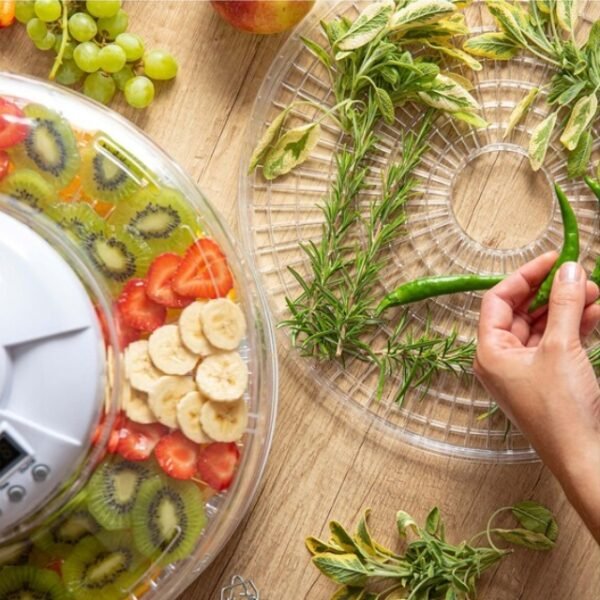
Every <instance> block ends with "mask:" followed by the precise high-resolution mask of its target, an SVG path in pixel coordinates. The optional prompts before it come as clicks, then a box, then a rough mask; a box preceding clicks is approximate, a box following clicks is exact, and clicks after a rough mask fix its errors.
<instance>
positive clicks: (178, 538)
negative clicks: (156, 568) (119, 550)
mask: <svg viewBox="0 0 600 600" xmlns="http://www.w3.org/2000/svg"><path fill="white" fill-rule="evenodd" d="M131 523H132V527H133V539H134V541H135V545H136V548H137V549H138V550H139V551H140V552H141V553H142V554H143V555H144V556H148V557H152V558H153V559H154V560H157V561H158V562H159V563H160V564H162V565H167V564H169V563H171V562H174V561H176V560H181V559H182V558H185V557H186V556H188V555H189V554H190V553H191V552H192V551H193V549H194V547H195V546H196V543H197V541H198V538H199V536H200V534H201V533H202V531H203V529H204V526H205V525H206V515H205V513H204V499H203V497H202V492H201V491H200V489H199V488H198V486H197V485H196V484H194V483H192V482H189V481H175V480H172V479H169V480H168V481H167V480H166V479H164V478H163V477H162V476H157V477H153V478H152V479H148V480H146V481H144V483H142V485H141V486H140V489H139V492H138V495H137V499H136V502H135V506H134V507H133V513H132V517H131Z"/></svg>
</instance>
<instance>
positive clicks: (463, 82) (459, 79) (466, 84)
mask: <svg viewBox="0 0 600 600" xmlns="http://www.w3.org/2000/svg"><path fill="white" fill-rule="evenodd" d="M444 75H446V77H450V79H452V80H454V81H456V83H458V85H460V86H461V87H463V88H465V90H467V91H468V92H470V91H471V90H472V89H475V85H474V84H473V82H472V81H471V80H470V79H469V78H468V77H465V76H464V75H461V74H460V73H452V72H447V73H444Z"/></svg>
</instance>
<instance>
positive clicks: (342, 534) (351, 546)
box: [329, 521, 360, 553]
mask: <svg viewBox="0 0 600 600" xmlns="http://www.w3.org/2000/svg"><path fill="white" fill-rule="evenodd" d="M329 530H330V531H331V541H330V543H333V544H335V545H336V546H338V547H340V548H341V549H342V550H345V551H346V552H354V553H356V552H359V553H360V548H359V547H358V546H357V545H356V542H355V541H354V540H353V539H352V536H351V535H350V534H349V533H348V532H347V531H346V530H345V529H344V527H343V526H342V524H341V523H338V521H330V523H329Z"/></svg>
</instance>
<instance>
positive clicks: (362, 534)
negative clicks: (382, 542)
mask: <svg viewBox="0 0 600 600" xmlns="http://www.w3.org/2000/svg"><path fill="white" fill-rule="evenodd" d="M370 514H371V511H370V510H369V509H367V510H365V513H364V515H363V516H362V517H361V519H360V521H359V522H358V526H357V527H356V533H355V535H354V542H355V543H356V544H358V545H359V546H360V547H361V549H362V550H363V552H366V553H367V554H370V555H371V556H377V547H376V544H375V542H374V541H373V538H372V537H371V532H370V531H369V515H370Z"/></svg>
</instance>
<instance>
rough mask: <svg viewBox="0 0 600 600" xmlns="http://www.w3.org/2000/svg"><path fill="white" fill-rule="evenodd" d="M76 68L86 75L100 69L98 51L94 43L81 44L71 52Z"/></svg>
mask: <svg viewBox="0 0 600 600" xmlns="http://www.w3.org/2000/svg"><path fill="white" fill-rule="evenodd" d="M73 59H74V60H75V63H76V64H77V66H78V67H79V68H80V69H81V70H82V71H85V72H86V73H93V72H94V71H97V70H98V69H99V68H100V49H99V48H98V46H97V45H96V44H95V43H94V42H83V44H79V45H78V46H77V47H76V48H75V51H74V52H73Z"/></svg>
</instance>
